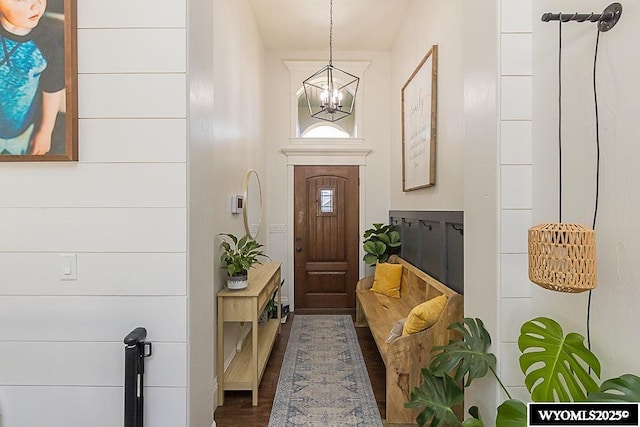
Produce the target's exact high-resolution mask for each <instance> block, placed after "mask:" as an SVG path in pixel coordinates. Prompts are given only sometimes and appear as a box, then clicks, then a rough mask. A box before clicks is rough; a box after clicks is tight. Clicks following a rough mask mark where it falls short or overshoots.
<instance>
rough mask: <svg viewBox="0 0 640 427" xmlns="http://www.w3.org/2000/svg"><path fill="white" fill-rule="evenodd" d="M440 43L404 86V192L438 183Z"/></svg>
mask: <svg viewBox="0 0 640 427" xmlns="http://www.w3.org/2000/svg"><path fill="white" fill-rule="evenodd" d="M437 98H438V45H433V46H431V49H429V51H428V52H427V53H426V54H425V56H424V57H423V58H422V60H421V61H420V63H419V64H418V66H417V67H416V68H415V70H414V71H413V73H412V74H411V76H410V77H409V79H408V80H407V82H406V83H405V84H404V86H403V87H402V191H404V192H407V191H413V190H418V189H420V188H426V187H431V186H433V185H435V183H436V138H437V117H438V115H437Z"/></svg>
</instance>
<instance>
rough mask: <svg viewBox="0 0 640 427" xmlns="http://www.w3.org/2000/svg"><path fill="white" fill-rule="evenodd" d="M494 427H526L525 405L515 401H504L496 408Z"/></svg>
mask: <svg viewBox="0 0 640 427" xmlns="http://www.w3.org/2000/svg"><path fill="white" fill-rule="evenodd" d="M496 425H497V426H500V427H527V405H525V404H524V403H522V402H521V401H519V400H516V399H510V400H506V401H504V402H503V403H502V405H500V406H498V417H497V418H496Z"/></svg>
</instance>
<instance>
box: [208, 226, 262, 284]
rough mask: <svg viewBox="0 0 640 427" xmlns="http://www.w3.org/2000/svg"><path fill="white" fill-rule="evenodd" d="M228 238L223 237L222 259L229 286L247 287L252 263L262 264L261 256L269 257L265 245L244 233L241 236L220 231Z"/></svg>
mask: <svg viewBox="0 0 640 427" xmlns="http://www.w3.org/2000/svg"><path fill="white" fill-rule="evenodd" d="M219 235H220V236H224V237H226V238H227V239H228V240H227V239H223V240H222V243H221V244H220V247H221V248H222V253H221V254H220V261H221V262H222V267H223V268H226V269H227V288H228V289H231V290H238V289H245V288H246V287H247V286H248V285H249V283H248V281H247V277H248V272H249V269H250V268H251V266H252V265H254V264H262V261H261V260H260V258H267V259H269V257H268V256H267V255H266V254H265V253H264V251H263V250H262V249H261V248H262V246H263V245H261V244H260V243H258V242H257V241H255V240H252V239H250V238H249V236H247V235H244V236H243V237H241V238H238V237H236V236H235V235H233V234H231V233H220V234H219Z"/></svg>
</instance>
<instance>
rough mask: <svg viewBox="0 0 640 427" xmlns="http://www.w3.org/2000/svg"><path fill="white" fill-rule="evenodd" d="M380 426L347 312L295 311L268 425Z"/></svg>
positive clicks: (380, 421)
mask: <svg viewBox="0 0 640 427" xmlns="http://www.w3.org/2000/svg"><path fill="white" fill-rule="evenodd" d="M285 426H322V427H325V426H340V427H342V426H362V427H378V426H379V427H382V420H381V419H380V412H379V411H378V406H377V404H376V399H375V397H374V395H373V389H372V388H371V382H370V381H369V376H368V375H367V368H366V366H365V364H364V359H363V358H362V352H361V351H360V346H359V344H358V337H357V335H356V331H355V328H354V326H353V321H352V320H351V316H334V315H298V316H294V318H293V325H292V327H291V335H290V336H289V342H288V344H287V350H286V352H285V354H284V361H283V363H282V369H281V370H280V379H279V380H278V388H277V389H276V396H275V398H274V401H273V408H272V409H271V418H270V419H269V427H285Z"/></svg>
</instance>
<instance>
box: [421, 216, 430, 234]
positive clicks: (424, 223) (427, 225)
mask: <svg viewBox="0 0 640 427" xmlns="http://www.w3.org/2000/svg"><path fill="white" fill-rule="evenodd" d="M420 224H422V225H423V226H424V227H425V228H426V229H427V230H429V231H431V230H433V227H432V226H431V225H430V224H427V222H426V221H425V220H424V219H421V220H420Z"/></svg>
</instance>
